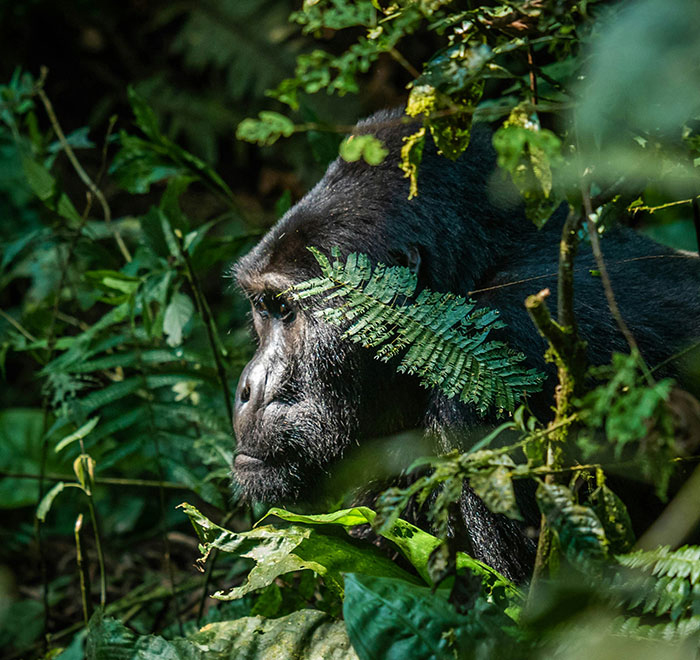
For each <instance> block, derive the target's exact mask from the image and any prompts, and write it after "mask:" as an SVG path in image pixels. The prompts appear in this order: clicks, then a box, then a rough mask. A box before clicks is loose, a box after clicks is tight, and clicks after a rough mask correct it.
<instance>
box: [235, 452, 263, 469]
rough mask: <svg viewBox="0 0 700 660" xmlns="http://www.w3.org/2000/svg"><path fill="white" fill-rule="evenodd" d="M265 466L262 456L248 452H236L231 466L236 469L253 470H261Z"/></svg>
mask: <svg viewBox="0 0 700 660" xmlns="http://www.w3.org/2000/svg"><path fill="white" fill-rule="evenodd" d="M264 466H265V462H264V461H263V460H262V458H258V457H257V456H251V455H250V454H237V455H236V458H235V460H234V461H233V467H234V468H235V469H236V470H237V471H245V472H253V471H258V470H261V469H262V468H263V467H264Z"/></svg>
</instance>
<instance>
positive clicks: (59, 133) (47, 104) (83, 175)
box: [36, 67, 131, 262]
mask: <svg viewBox="0 0 700 660" xmlns="http://www.w3.org/2000/svg"><path fill="white" fill-rule="evenodd" d="M46 71H47V69H46V67H42V78H44V77H45V76H46ZM36 93H37V94H38V96H39V98H40V99H41V102H42V103H43V104H44V108H45V109H46V114H47V115H48V116H49V121H50V122H51V126H52V127H53V129H54V131H55V132H56V137H58V141H59V142H60V143H61V147H63V150H64V151H65V152H66V156H68V160H69V161H70V162H71V165H73V169H74V170H75V171H76V173H77V175H78V176H79V177H80V180H81V181H82V182H83V183H84V184H85V185H86V186H87V188H88V189H89V190H90V192H91V193H92V194H93V195H94V196H95V197H97V199H98V200H99V202H100V206H102V213H103V215H104V219H105V223H106V224H107V225H110V227H111V229H112V233H113V234H114V239H115V240H116V242H117V245H118V246H119V251H120V252H121V253H122V256H123V257H124V259H125V260H126V261H127V262H130V261H131V254H130V253H129V249H128V248H127V247H126V244H125V243H124V240H123V239H122V237H121V234H120V233H119V229H118V228H117V227H115V226H114V225H113V224H112V211H111V210H110V208H109V204H108V203H107V199H106V198H105V196H104V194H103V193H102V191H101V190H100V189H99V188H98V187H97V186H96V185H95V183H94V182H93V181H92V179H91V178H90V177H89V176H88V174H87V172H86V171H85V170H84V169H83V166H82V165H81V164H80V162H79V161H78V159H77V158H76V156H75V152H74V151H73V148H72V147H71V146H70V144H69V143H68V140H66V136H65V134H64V133H63V129H62V128H61V124H60V123H59V121H58V117H56V113H55V112H54V109H53V105H52V104H51V101H50V100H49V97H48V96H46V92H44V89H43V87H42V86H41V85H37V87H36Z"/></svg>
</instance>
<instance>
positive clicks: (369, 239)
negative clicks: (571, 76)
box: [234, 111, 700, 580]
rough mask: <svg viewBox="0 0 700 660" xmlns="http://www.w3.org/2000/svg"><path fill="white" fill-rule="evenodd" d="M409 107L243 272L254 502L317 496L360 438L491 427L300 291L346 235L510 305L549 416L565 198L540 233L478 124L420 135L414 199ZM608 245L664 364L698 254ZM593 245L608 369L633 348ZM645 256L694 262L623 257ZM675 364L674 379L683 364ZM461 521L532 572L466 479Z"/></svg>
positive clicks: (388, 114) (334, 173)
mask: <svg viewBox="0 0 700 660" xmlns="http://www.w3.org/2000/svg"><path fill="white" fill-rule="evenodd" d="M402 116H403V115H402V112H401V111H384V112H380V113H378V114H376V115H374V116H373V117H371V118H370V119H368V120H365V121H363V122H360V123H359V124H358V125H357V127H356V129H355V132H356V134H365V133H371V134H373V135H375V136H376V137H377V138H379V139H380V140H381V141H382V142H383V143H384V144H385V146H386V148H387V149H388V150H389V155H388V157H387V158H386V159H385V160H384V162H383V163H382V164H381V165H379V166H369V165H367V164H365V163H364V162H361V161H358V162H353V163H349V162H345V161H343V160H341V159H338V160H336V161H335V162H333V163H332V164H331V165H330V166H329V168H328V170H327V172H326V174H325V175H324V176H323V178H322V179H321V181H320V182H319V183H318V184H317V185H316V186H315V187H314V188H313V189H312V190H311V191H310V192H309V193H308V194H307V195H306V196H305V197H304V198H303V199H301V201H299V202H298V203H297V204H296V205H295V206H294V207H293V208H291V209H290V210H289V211H288V212H287V213H286V214H285V215H284V217H282V218H281V219H280V220H279V221H278V222H277V224H276V225H275V226H274V227H272V229H271V230H270V231H269V232H268V233H267V234H266V235H265V236H264V237H263V239H262V240H261V241H260V242H259V244H258V245H257V246H256V247H255V248H253V250H252V251H251V252H250V253H249V254H247V255H246V256H244V257H243V258H242V259H241V260H240V261H239V262H238V263H237V264H236V265H235V267H234V275H235V278H236V280H237V283H238V285H239V287H240V289H241V290H242V291H243V292H244V294H245V295H246V296H247V297H248V298H249V299H250V302H251V305H252V319H253V325H254V329H255V334H256V335H257V339H258V348H257V351H256V352H255V355H254V356H253V358H252V359H251V361H250V362H249V363H248V365H247V366H246V367H245V369H244V370H243V373H242V374H241V377H240V381H239V384H238V389H237V392H236V402H235V416H234V430H235V434H236V438H237V448H236V457H235V463H234V482H235V483H236V484H237V488H238V489H239V491H240V493H241V494H242V495H243V496H244V497H246V498H248V499H249V500H253V501H262V502H265V503H292V502H299V501H302V500H308V498H310V497H312V495H313V493H314V491H315V490H316V489H317V487H318V485H319V483H320V482H321V480H322V478H323V477H324V476H326V475H327V474H328V473H329V471H330V469H331V467H332V466H334V465H335V464H337V463H338V461H339V460H340V459H341V458H342V457H343V456H344V455H345V454H346V453H347V452H348V451H349V449H350V448H352V447H353V446H355V445H356V444H360V445H363V444H366V443H368V442H369V441H371V440H372V439H376V438H381V437H385V436H389V435H391V434H396V433H398V432H401V431H406V430H416V429H417V430H420V432H422V433H423V434H425V435H427V436H428V437H429V438H430V439H431V441H432V442H433V443H434V446H435V448H436V451H445V450H447V449H449V448H450V446H452V445H453V444H454V443H455V438H460V437H469V430H470V429H473V428H474V427H475V426H476V425H479V424H482V425H483V422H484V420H483V419H482V418H481V417H480V416H479V415H478V414H477V413H476V411H475V410H474V409H473V408H472V407H471V406H469V405H466V404H463V403H460V402H459V401H457V400H454V399H448V398H447V397H446V396H445V395H444V394H442V393H441V392H439V391H428V390H426V389H424V388H422V387H421V386H420V385H419V383H418V379H417V378H415V377H410V376H406V375H401V374H398V373H397V372H396V370H395V368H394V366H393V365H391V364H384V363H382V362H380V361H378V360H375V359H373V355H374V353H373V351H369V350H366V349H363V348H362V347H360V346H358V345H357V344H354V343H351V342H349V341H346V340H343V339H341V334H342V330H341V329H339V328H337V327H334V326H332V325H330V324H327V323H325V322H323V321H322V320H320V319H319V318H318V317H317V316H315V315H314V314H313V312H314V309H315V307H314V302H313V300H311V299H307V300H304V301H302V303H299V302H295V301H294V300H293V299H292V298H291V297H290V296H289V295H288V290H289V289H290V287H292V286H293V285H295V284H297V283H299V282H301V281H304V280H307V279H310V278H312V277H317V276H318V275H319V269H318V265H317V263H316V260H315V259H314V257H313V255H312V254H310V252H309V251H308V250H307V249H306V248H307V246H315V247H316V248H318V249H319V250H321V251H322V252H325V253H326V254H329V253H330V251H331V249H332V248H333V247H336V246H337V247H338V248H340V251H341V254H342V255H343V257H345V256H347V254H349V253H351V252H362V253H365V254H367V255H369V257H370V258H371V259H372V260H373V261H374V262H381V263H384V264H389V265H403V266H406V267H409V268H411V269H412V270H413V271H414V272H415V273H416V274H417V278H418V290H420V289H421V288H423V287H428V288H430V289H432V290H434V291H441V292H447V291H451V292H453V293H456V294H459V295H462V296H469V292H474V293H473V294H472V297H474V298H475V299H476V300H477V302H478V303H479V304H483V305H485V306H488V307H490V308H493V309H497V310H499V311H500V314H501V318H502V319H503V320H504V321H505V322H506V324H507V327H506V328H505V329H504V330H500V331H499V332H501V333H505V334H504V335H503V336H502V338H505V340H506V341H507V342H508V343H509V345H510V346H511V347H512V348H514V349H516V350H518V351H520V352H522V353H524V354H525V356H526V364H528V365H529V366H532V367H536V368H538V369H540V370H542V371H546V372H548V373H549V376H548V380H547V381H546V383H545V386H544V388H543V391H542V393H541V394H540V395H537V396H534V397H531V398H530V400H529V406H530V408H531V409H532V410H533V411H535V412H536V413H538V414H539V415H541V416H542V417H545V418H546V416H547V415H548V413H549V410H550V407H551V405H552V392H553V388H554V385H555V378H554V375H553V374H552V373H551V367H549V366H547V365H546V364H545V361H544V358H543V354H544V352H545V350H546V343H545V340H544V339H542V338H541V337H540V336H539V334H538V333H537V331H536V329H535V327H534V326H533V325H532V323H531V321H530V319H529V317H528V315H527V312H526V310H525V307H524V304H523V303H524V300H525V298H526V296H527V295H528V294H530V293H536V292H538V291H540V290H541V289H543V288H545V287H547V286H549V287H551V288H552V289H553V290H554V288H555V287H556V272H557V264H558V250H559V240H560V236H561V231H562V223H563V220H564V216H565V209H563V208H561V209H559V210H558V211H557V212H555V214H554V215H553V217H552V218H551V219H550V221H549V222H548V223H547V225H546V226H545V227H544V229H542V230H538V229H537V228H536V227H535V226H534V225H533V224H532V223H531V222H529V221H528V220H526V218H525V216H524V213H523V209H522V207H521V206H518V205H517V204H513V202H512V200H513V199H514V191H513V190H512V189H510V190H505V188H507V187H508V185H509V184H506V183H505V177H504V175H503V173H502V172H496V164H495V160H496V159H495V153H494V151H493V149H492V147H491V136H490V132H489V130H488V128H486V127H484V126H481V125H475V126H474V129H473V133H472V138H471V143H470V145H469V148H468V149H467V151H466V152H465V153H464V154H463V155H462V156H461V157H460V158H459V159H458V160H456V161H450V160H448V159H447V158H445V157H443V156H441V155H440V154H438V152H437V149H436V148H435V146H434V144H432V143H426V146H425V149H424V153H423V159H422V163H421V165H420V168H419V177H418V181H419V194H418V196H417V197H416V198H414V199H412V200H410V201H409V200H408V192H409V189H408V181H407V180H406V179H405V178H404V177H403V174H402V172H401V171H400V170H399V168H398V166H397V163H398V162H399V158H400V156H399V152H400V149H401V147H402V144H403V138H404V137H405V136H407V135H410V134H411V133H413V132H415V130H416V125H415V123H414V125H413V126H411V125H410V124H409V123H407V122H406V121H405V119H406V118H405V117H404V118H403V120H402ZM428 142H430V140H429V141H428ZM504 190H505V192H504ZM504 199H505V201H504ZM603 248H604V251H605V255H606V259H607V263H608V268H609V271H610V276H611V279H612V282H613V287H614V289H615V293H616V295H617V298H618V303H619V307H620V309H621V312H622V314H623V316H624V318H625V320H626V321H627V323H628V325H629V326H630V328H631V331H632V332H633V334H634V336H635V338H636V340H637V342H638V344H639V347H640V350H641V351H642V354H643V356H644V358H645V359H646V360H647V363H648V364H650V365H655V364H659V363H660V362H662V361H663V360H665V359H667V358H668V357H669V356H670V355H673V354H674V353H675V352H676V351H678V350H680V349H682V348H683V347H685V346H686V345H687V344H688V342H689V341H690V338H691V337H692V336H693V334H695V335H698V334H700V332H699V331H698V329H699V328H700V260H699V259H698V257H697V256H696V255H691V254H690V253H679V252H677V251H674V250H672V249H670V248H667V247H663V246H661V245H658V244H656V243H654V242H653V241H651V240H649V239H647V238H644V237H643V236H641V235H638V234H637V233H635V232H633V231H631V230H628V229H624V228H620V229H615V230H612V231H609V232H608V233H607V234H606V235H605V238H604V241H603ZM586 249H587V248H586V246H585V245H582V246H581V249H580V255H579V257H578V259H577V262H576V267H577V277H576V282H575V297H576V312H577V321H578V324H579V328H580V331H581V333H582V335H583V336H584V338H585V339H586V340H587V341H588V351H589V355H588V357H589V359H590V361H591V362H592V363H593V364H596V363H599V364H601V363H604V362H606V361H609V360H610V357H611V353H612V351H614V350H620V351H624V350H626V349H627V344H626V342H625V340H624V338H623V337H622V335H621V334H620V332H619V330H618V328H617V326H616V324H615V322H614V320H613V319H612V318H611V316H610V313H609V311H608V306H607V303H606V300H605V296H604V292H603V288H602V285H601V282H600V278H597V277H594V276H593V275H592V274H591V273H590V271H589V269H594V268H595V264H594V262H593V260H592V257H591V255H590V251H588V253H587V252H586ZM651 255H662V256H665V255H674V256H684V257H685V258H673V259H664V258H658V259H654V260H645V259H640V260H631V261H630V260H629V258H630V257H633V256H634V257H640V256H642V257H644V256H651ZM623 260H627V261H623ZM533 278H535V279H534V281H533ZM479 292H480V293H479ZM317 304H318V305H322V303H317ZM670 373H671V374H672V375H675V376H678V375H679V374H678V373H676V372H674V371H673V368H671V369H670ZM487 421H489V420H487ZM490 421H491V422H495V413H494V416H493V417H492V418H491V419H490ZM459 517H460V518H461V520H458V521H455V525H457V526H459V527H460V529H461V538H465V543H466V545H467V546H468V547H467V548H465V549H468V551H470V552H471V554H472V555H473V556H475V557H477V558H479V559H482V560H483V561H485V562H486V563H488V564H490V565H491V566H493V567H494V568H495V569H497V570H498V571H500V572H501V573H503V574H505V575H506V576H508V577H510V578H512V579H515V580H523V579H525V578H526V577H527V576H528V574H529V570H530V569H531V565H532V562H533V558H534V550H535V541H534V540H533V539H532V538H531V537H532V534H530V535H528V534H526V533H525V527H524V525H523V524H521V523H516V522H514V521H511V520H509V519H507V518H505V517H504V516H501V515H496V514H493V513H491V512H490V511H489V510H488V509H487V508H486V506H485V505H484V504H483V502H482V501H481V500H480V499H479V498H478V497H477V496H476V495H475V494H474V493H473V491H471V490H470V489H469V487H468V485H465V488H464V492H463V496H462V498H461V501H460V503H459ZM533 522H534V521H533ZM534 524H535V525H536V524H537V523H536V522H534Z"/></svg>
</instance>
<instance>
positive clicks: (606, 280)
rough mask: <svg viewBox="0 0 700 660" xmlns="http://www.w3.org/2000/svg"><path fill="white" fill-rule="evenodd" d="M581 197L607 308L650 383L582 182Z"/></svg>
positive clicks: (650, 380)
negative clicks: (611, 274)
mask: <svg viewBox="0 0 700 660" xmlns="http://www.w3.org/2000/svg"><path fill="white" fill-rule="evenodd" d="M581 197H582V199H583V209H584V212H585V215H586V223H587V225H588V235H589V237H590V241H591V250H592V251H593V257H594V258H595V261H596V264H597V266H598V271H599V272H600V279H601V281H602V283H603V290H604V291H605V298H606V299H607V301H608V308H609V309H610V313H611V314H612V317H613V318H614V319H615V323H617V327H618V328H619V329H620V332H621V333H622V334H623V336H624V338H625V340H626V341H627V343H628V345H629V347H630V350H631V351H632V352H633V353H634V354H635V355H637V356H639V357H638V362H639V365H640V368H641V370H642V372H643V373H644V376H645V378H646V379H647V382H648V383H649V384H650V385H651V384H653V382H654V379H653V377H652V375H651V373H650V372H649V369H648V368H647V366H646V365H645V364H644V360H643V359H642V357H641V353H640V352H639V346H638V345H637V340H636V339H635V338H634V335H633V334H632V332H631V331H630V329H629V327H628V326H627V323H625V319H624V318H623V317H622V313H621V312H620V308H619V307H618V305H617V300H616V299H615V292H614V291H613V288H612V284H611V282H610V275H609V274H608V269H607V267H606V265H605V259H604V258H603V252H602V250H601V248H600V237H599V236H598V227H597V226H596V224H595V222H593V208H592V206H591V197H590V194H589V193H588V188H587V186H586V184H585V183H584V182H582V183H581Z"/></svg>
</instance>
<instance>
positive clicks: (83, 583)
mask: <svg viewBox="0 0 700 660" xmlns="http://www.w3.org/2000/svg"><path fill="white" fill-rule="evenodd" d="M82 530H83V514H82V513H79V514H78V517H77V519H76V521H75V526H74V528H73V533H74V535H75V560H76V563H77V564H78V575H79V576H80V600H81V602H82V605H83V621H84V622H85V625H86V626H87V625H88V621H90V615H91V613H92V608H91V606H90V596H89V594H90V574H89V573H88V571H87V568H86V566H85V562H84V561H83V540H82V537H81V532H82Z"/></svg>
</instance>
